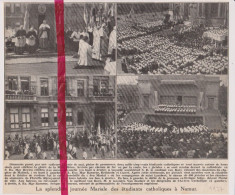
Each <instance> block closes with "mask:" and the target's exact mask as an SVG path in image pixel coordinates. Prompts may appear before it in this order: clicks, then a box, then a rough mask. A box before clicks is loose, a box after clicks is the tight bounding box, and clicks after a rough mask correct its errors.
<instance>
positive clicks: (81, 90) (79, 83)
mask: <svg viewBox="0 0 235 195" xmlns="http://www.w3.org/2000/svg"><path fill="white" fill-rule="evenodd" d="M77 92H78V96H84V81H82V80H79V81H77Z"/></svg>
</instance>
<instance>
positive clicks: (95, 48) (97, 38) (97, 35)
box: [92, 27, 102, 60]
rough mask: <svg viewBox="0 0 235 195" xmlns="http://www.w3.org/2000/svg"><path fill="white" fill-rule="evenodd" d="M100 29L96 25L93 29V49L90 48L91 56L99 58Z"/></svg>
mask: <svg viewBox="0 0 235 195" xmlns="http://www.w3.org/2000/svg"><path fill="white" fill-rule="evenodd" d="M101 36H102V35H101V31H100V30H98V29H97V28H96V27H95V28H94V30H93V50H92V58H94V59H97V60H100V57H101V56H100V37H101Z"/></svg>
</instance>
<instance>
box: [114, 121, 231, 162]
mask: <svg viewBox="0 0 235 195" xmlns="http://www.w3.org/2000/svg"><path fill="white" fill-rule="evenodd" d="M117 135H118V137H117V140H118V141H117V144H118V157H119V158H227V141H228V137H227V132H226V131H219V132H218V131H216V130H212V129H208V127H206V126H205V125H201V124H189V125H176V126H174V125H172V126H167V125H165V126H161V127H156V126H150V125H146V124H143V123H136V122H135V123H131V124H129V125H126V126H124V127H120V128H119V130H118V134H117Z"/></svg>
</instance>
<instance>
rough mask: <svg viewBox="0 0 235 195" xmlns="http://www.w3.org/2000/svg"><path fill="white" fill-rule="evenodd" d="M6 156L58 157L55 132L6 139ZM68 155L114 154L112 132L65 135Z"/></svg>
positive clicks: (73, 156) (86, 156) (10, 157)
mask: <svg viewBox="0 0 235 195" xmlns="http://www.w3.org/2000/svg"><path fill="white" fill-rule="evenodd" d="M5 142H6V143H5V159H60V150H59V138H58V133H55V132H48V133H44V134H40V135H39V134H34V135H33V136H32V137H30V136H24V138H23V139H22V136H20V135H19V134H15V136H11V135H9V136H8V137H6V139H5ZM66 148H67V158H68V159H69V160H72V159H105V158H114V157H115V155H116V154H115V153H116V140H115V133H114V132H113V131H112V130H110V131H109V132H106V133H99V134H97V133H94V132H93V133H87V131H82V132H79V133H74V132H70V133H67V135H66Z"/></svg>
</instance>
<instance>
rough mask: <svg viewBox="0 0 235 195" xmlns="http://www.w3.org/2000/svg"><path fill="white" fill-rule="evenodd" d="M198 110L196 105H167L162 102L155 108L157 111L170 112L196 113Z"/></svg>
mask: <svg viewBox="0 0 235 195" xmlns="http://www.w3.org/2000/svg"><path fill="white" fill-rule="evenodd" d="M196 112H197V109H196V106H188V105H165V104H160V105H158V108H155V113H170V114H174V113H177V114H195V113H196Z"/></svg>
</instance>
